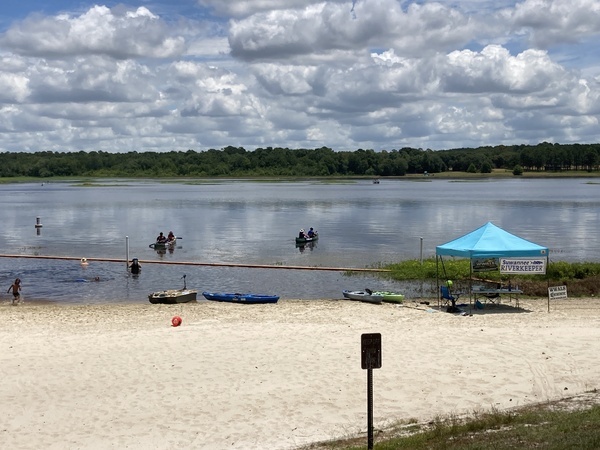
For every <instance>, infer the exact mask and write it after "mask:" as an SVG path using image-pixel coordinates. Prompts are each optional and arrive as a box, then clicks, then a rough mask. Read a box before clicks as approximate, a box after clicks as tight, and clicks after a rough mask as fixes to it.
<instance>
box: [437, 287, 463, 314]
mask: <svg viewBox="0 0 600 450" xmlns="http://www.w3.org/2000/svg"><path fill="white" fill-rule="evenodd" d="M440 294H441V296H442V302H443V305H442V306H447V307H448V309H447V311H448V312H456V311H457V310H458V308H457V307H456V301H457V300H458V299H459V297H460V294H454V295H452V294H451V293H450V289H449V288H448V286H440ZM449 303H450V305H449Z"/></svg>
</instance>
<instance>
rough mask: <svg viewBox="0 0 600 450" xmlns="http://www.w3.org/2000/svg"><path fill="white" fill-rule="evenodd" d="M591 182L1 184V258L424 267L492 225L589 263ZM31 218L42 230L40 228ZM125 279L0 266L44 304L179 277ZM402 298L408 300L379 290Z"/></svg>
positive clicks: (328, 285) (0, 261)
mask: <svg viewBox="0 0 600 450" xmlns="http://www.w3.org/2000/svg"><path fill="white" fill-rule="evenodd" d="M588 181H589V180H583V179H566V180H551V179H539V180H526V179H505V180H477V181H467V182H453V181H451V180H433V179H432V178H431V177H430V178H429V179H428V180H427V181H410V180H385V183H382V184H380V185H379V186H377V188H376V189H374V188H373V184H372V182H371V180H364V181H356V182H354V181H352V182H347V183H339V184H335V183H323V182H314V181H310V182H293V183H263V182H240V181H222V182H212V183H199V184H176V183H170V184H169V183H156V182H150V181H148V182H138V181H135V182H132V181H123V180H106V181H102V182H99V183H97V185H94V186H91V187H89V186H81V185H72V184H68V183H50V184H46V185H44V186H40V185H39V184H37V183H35V184H14V185H1V186H0V207H1V208H2V209H3V210H4V211H11V213H10V214H5V216H4V217H3V227H2V229H0V246H2V249H3V253H5V254H25V255H53V256H69V257H76V258H81V257H84V256H85V257H88V258H106V259H116V258H121V259H124V258H125V257H126V256H128V257H129V259H131V258H133V257H137V258H139V259H140V260H149V261H156V262H202V263H232V264H236V263H243V264H257V265H264V264H268V265H277V266H298V265H302V266H308V267H316V266H326V267H341V268H343V267H359V268H364V267H371V266H375V265H378V264H380V263H387V262H395V261H399V260H403V259H418V258H419V257H420V256H421V251H422V254H423V256H424V257H426V258H427V257H432V256H433V255H434V254H435V247H436V245H440V244H443V243H445V242H448V241H450V240H453V239H455V238H457V237H459V236H461V235H463V234H465V233H468V232H470V231H472V230H473V229H475V228H477V227H479V226H481V225H483V224H485V223H486V222H488V221H492V222H493V223H494V224H496V225H498V226H500V227H502V228H504V229H506V230H507V231H509V232H511V233H514V234H516V235H518V236H520V237H522V238H524V239H529V240H531V241H533V242H536V243H539V244H541V245H544V246H548V247H549V248H550V256H551V259H553V258H554V259H560V260H567V261H597V260H598V256H597V255H598V254H600V253H599V251H600V235H599V233H598V232H597V224H598V223H600V200H599V199H600V195H598V194H599V191H600V184H597V183H590V182H588ZM36 218H40V220H41V222H42V223H43V224H44V225H43V229H42V228H41V227H40V228H36V227H34V225H35V223H36ZM302 223H309V224H313V225H314V226H315V227H317V228H318V230H319V236H320V239H319V241H318V243H317V242H314V243H312V244H311V245H308V244H307V245H305V246H295V245H294V244H293V242H295V236H296V235H297V230H298V224H302ZM34 230H35V231H34ZM161 230H163V231H164V230H173V231H174V232H175V234H176V235H178V236H181V237H182V239H181V240H180V241H178V242H177V246H176V248H174V249H168V250H166V249H163V250H158V251H157V250H154V249H152V248H150V247H149V245H150V244H152V243H153V242H154V238H155V236H156V235H157V233H158V232H159V231H161ZM127 242H128V243H129V252H127V247H126V243H127ZM421 242H422V243H423V247H422V248H421ZM58 267H60V269H58ZM95 268H97V270H98V273H97V276H100V277H101V280H103V282H102V283H79V284H80V285H81V286H79V285H78V286H76V287H75V285H74V283H73V280H74V279H77V278H86V279H87V278H90V277H93V276H94V275H95V274H92V273H91V272H92V269H95ZM124 268H125V264H124V263H123V264H122V265H119V264H116V263H112V264H106V265H101V264H98V263H95V264H90V266H89V268H88V269H87V270H88V271H89V272H88V273H86V274H82V273H80V271H81V270H82V268H81V267H79V266H78V265H77V264H75V265H74V266H72V265H71V264H69V263H67V262H58V261H54V262H48V261H38V262H37V263H35V262H32V261H27V263H24V262H23V261H17V262H15V260H14V259H5V258H0V281H1V282H5V284H6V281H7V280H8V281H9V282H10V280H11V279H14V278H15V276H16V275H20V278H22V279H23V280H24V283H25V285H24V286H25V287H24V289H25V288H27V289H29V290H28V291H27V290H26V291H25V294H26V295H27V292H29V295H35V296H36V297H39V298H49V299H60V301H67V300H68V299H72V298H77V299H78V301H82V302H86V301H96V300H98V301H101V300H103V299H113V300H115V301H117V300H118V301H122V300H132V301H133V300H135V301H137V300H139V299H146V298H147V294H148V293H149V292H151V291H153V290H163V289H168V288H177V287H178V286H177V283H174V281H176V280H178V279H179V277H180V276H181V270H182V269H181V267H178V266H175V267H171V266H166V265H162V266H161V265H153V264H147V265H145V266H144V273H143V274H142V275H141V276H140V277H139V278H137V279H133V278H131V277H130V275H129V274H128V273H127V272H126V270H124ZM188 276H189V277H190V278H188V282H189V283H190V284H191V283H192V280H194V282H195V283H196V284H195V285H196V286H198V287H201V288H202V289H205V288H206V289H207V290H214V291H224V290H227V289H232V290H234V291H248V292H251V291H257V290H263V291H267V292H266V293H269V292H276V293H278V294H280V295H283V297H286V296H288V297H290V298H313V296H314V298H321V297H323V296H326V297H332V298H336V297H338V296H339V295H338V293H339V292H341V290H343V289H351V290H362V289H364V288H365V287H366V286H365V285H364V282H363V281H361V282H359V283H357V284H358V285H356V286H355V285H353V284H352V283H353V282H354V281H355V280H358V278H354V277H345V276H343V275H342V274H341V273H335V272H334V273H328V272H317V271H289V270H288V271H286V270H277V271H275V273H274V272H273V271H265V270H257V269H233V268H208V267H201V268H195V269H194V270H193V272H191V273H189V274H188ZM104 280H106V281H104ZM366 281H368V280H366ZM382 283H383V281H382ZM173 284H175V286H173ZM95 285H97V286H95ZM382 287H383V286H382ZM74 289H75V291H76V292H74V291H73V290H74ZM406 289H412V288H410V287H408V286H406V285H403V286H390V288H389V289H386V290H394V291H398V290H406ZM69 301H70V300H69Z"/></svg>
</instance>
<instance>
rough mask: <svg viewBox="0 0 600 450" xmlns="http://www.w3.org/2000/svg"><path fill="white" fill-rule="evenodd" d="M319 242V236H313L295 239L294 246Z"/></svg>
mask: <svg viewBox="0 0 600 450" xmlns="http://www.w3.org/2000/svg"><path fill="white" fill-rule="evenodd" d="M318 240H319V234H318V233H317V234H315V235H314V236H313V237H311V238H309V237H307V238H300V237H297V238H296V244H307V243H308V242H315V241H318Z"/></svg>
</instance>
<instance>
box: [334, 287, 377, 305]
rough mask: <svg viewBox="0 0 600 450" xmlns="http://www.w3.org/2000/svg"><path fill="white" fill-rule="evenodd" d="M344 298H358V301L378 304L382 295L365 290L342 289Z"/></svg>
mask: <svg viewBox="0 0 600 450" xmlns="http://www.w3.org/2000/svg"><path fill="white" fill-rule="evenodd" d="M342 294H343V295H344V297H345V298H347V299H349V300H358V301H359V302H367V303H375V304H378V305H380V304H381V302H382V301H383V295H379V294H377V293H375V292H371V293H369V292H367V291H348V290H345V291H342Z"/></svg>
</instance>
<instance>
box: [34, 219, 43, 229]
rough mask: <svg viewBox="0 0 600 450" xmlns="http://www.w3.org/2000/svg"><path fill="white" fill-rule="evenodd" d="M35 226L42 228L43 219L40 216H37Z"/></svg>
mask: <svg viewBox="0 0 600 450" xmlns="http://www.w3.org/2000/svg"><path fill="white" fill-rule="evenodd" d="M35 227H36V228H42V222H41V219H40V218H39V217H36V218H35Z"/></svg>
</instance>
